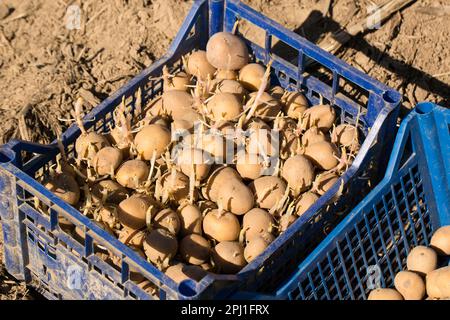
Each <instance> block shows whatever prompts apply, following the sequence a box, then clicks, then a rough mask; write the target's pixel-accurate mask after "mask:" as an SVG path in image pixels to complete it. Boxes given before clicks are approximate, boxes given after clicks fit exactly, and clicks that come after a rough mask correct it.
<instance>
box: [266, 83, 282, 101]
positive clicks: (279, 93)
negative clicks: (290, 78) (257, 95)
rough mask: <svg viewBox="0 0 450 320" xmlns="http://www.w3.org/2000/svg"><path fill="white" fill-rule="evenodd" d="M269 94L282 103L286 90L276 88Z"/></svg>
mask: <svg viewBox="0 0 450 320" xmlns="http://www.w3.org/2000/svg"><path fill="white" fill-rule="evenodd" d="M269 93H270V95H271V96H272V97H274V98H275V99H277V100H278V101H280V102H281V98H282V97H283V95H284V89H283V87H281V86H274V87H272V88H270V89H269Z"/></svg>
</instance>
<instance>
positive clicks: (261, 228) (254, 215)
mask: <svg viewBox="0 0 450 320" xmlns="http://www.w3.org/2000/svg"><path fill="white" fill-rule="evenodd" d="M273 224H274V221H273V217H272V215H271V214H270V213H268V212H267V211H266V210H263V209H260V208H253V209H251V210H250V211H248V212H247V213H246V214H245V215H244V218H243V220H242V230H244V232H245V239H246V240H251V239H253V238H255V237H260V236H262V235H264V234H266V233H272V229H273Z"/></svg>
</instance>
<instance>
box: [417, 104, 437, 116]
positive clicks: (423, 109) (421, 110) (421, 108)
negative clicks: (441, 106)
mask: <svg viewBox="0 0 450 320" xmlns="http://www.w3.org/2000/svg"><path fill="white" fill-rule="evenodd" d="M433 108H434V103H432V102H420V103H418V104H417V105H416V108H415V110H416V112H417V113H418V114H427V113H429V112H431V111H432V110H433Z"/></svg>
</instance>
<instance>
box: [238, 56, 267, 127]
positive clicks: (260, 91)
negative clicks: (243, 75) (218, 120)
mask: <svg viewBox="0 0 450 320" xmlns="http://www.w3.org/2000/svg"><path fill="white" fill-rule="evenodd" d="M272 63H273V60H270V61H269V63H268V64H267V68H266V72H264V76H263V78H262V81H261V85H260V86H259V88H258V93H257V94H256V96H255V100H253V104H252V106H251V108H250V111H249V113H248V114H247V116H246V117H245V120H244V123H243V124H246V123H247V122H248V121H249V120H250V119H251V118H252V117H253V114H254V113H255V111H256V108H257V107H258V103H259V100H260V99H261V97H262V94H263V93H264V90H265V89H266V87H267V83H268V81H269V76H270V68H271V66H272Z"/></svg>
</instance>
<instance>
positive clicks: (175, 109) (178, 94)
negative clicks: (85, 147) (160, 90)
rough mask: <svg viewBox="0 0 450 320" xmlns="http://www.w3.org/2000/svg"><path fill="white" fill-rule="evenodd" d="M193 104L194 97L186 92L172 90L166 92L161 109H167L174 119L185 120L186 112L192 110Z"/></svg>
mask: <svg viewBox="0 0 450 320" xmlns="http://www.w3.org/2000/svg"><path fill="white" fill-rule="evenodd" d="M193 102H194V100H193V98H192V95H190V94H189V93H187V92H186V91H184V90H171V91H167V92H164V94H163V95H162V99H161V106H160V107H159V108H162V109H165V110H166V112H167V113H168V114H169V115H171V116H172V118H174V119H183V113H184V111H185V110H188V109H191V107H192V104H193ZM150 110H151V109H150ZM152 114H153V115H157V114H159V113H157V114H155V112H153V113H152Z"/></svg>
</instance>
